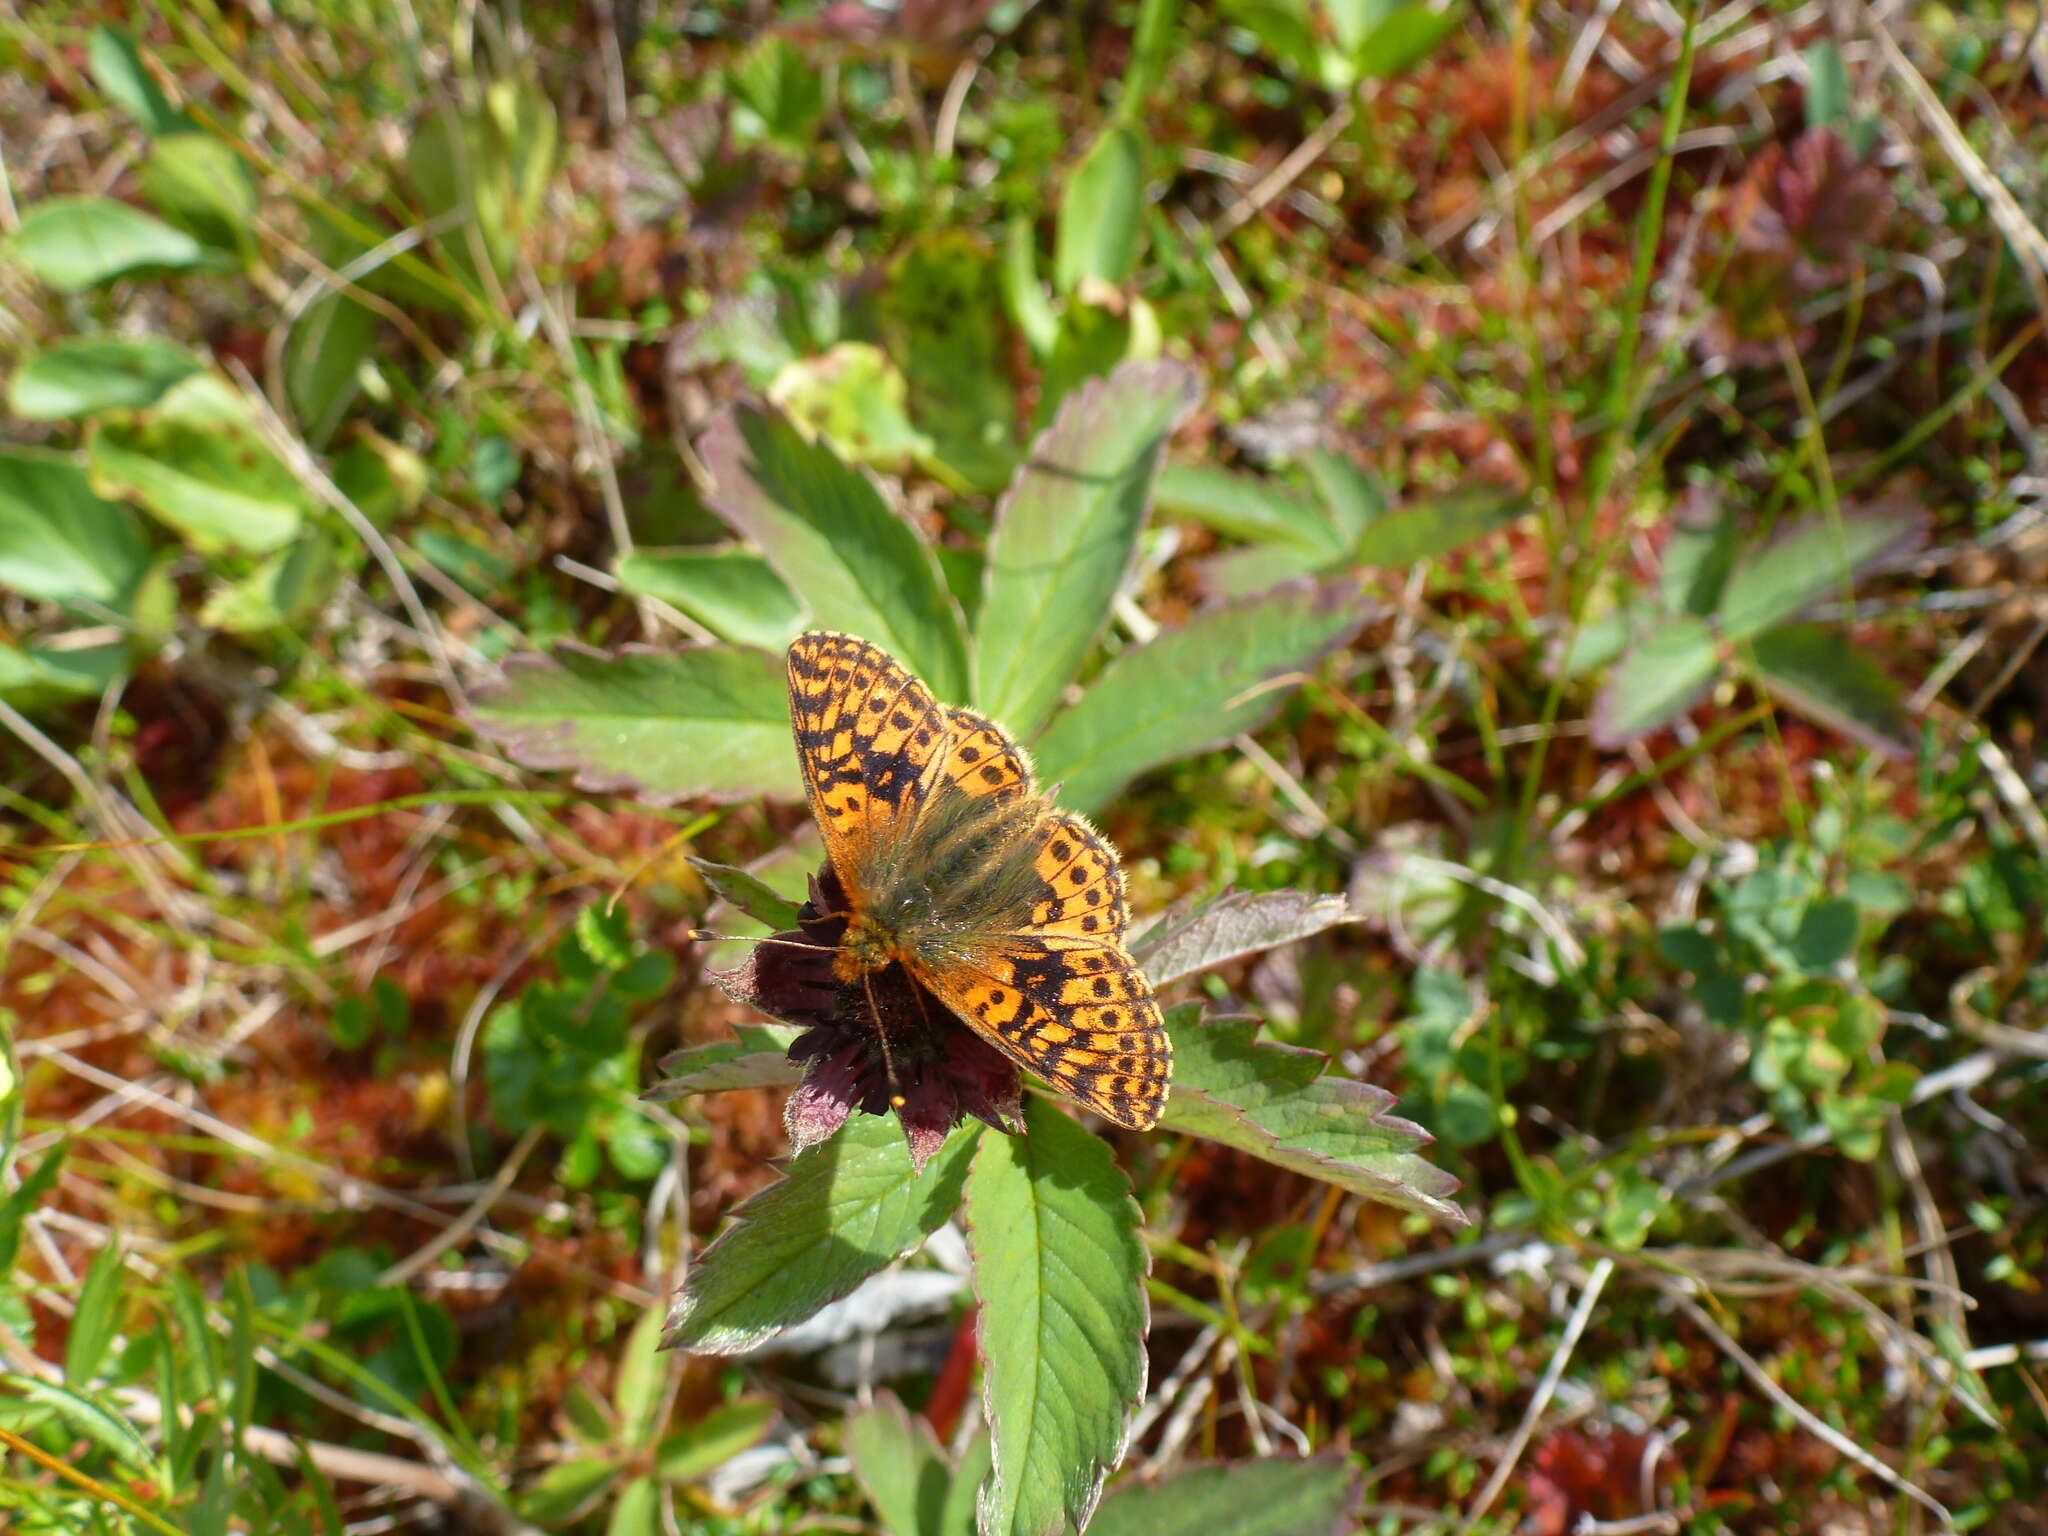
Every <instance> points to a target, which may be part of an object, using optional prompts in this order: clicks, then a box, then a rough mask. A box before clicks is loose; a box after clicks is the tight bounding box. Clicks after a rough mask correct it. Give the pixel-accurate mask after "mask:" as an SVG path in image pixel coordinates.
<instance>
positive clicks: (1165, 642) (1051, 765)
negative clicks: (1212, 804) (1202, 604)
mask: <svg viewBox="0 0 2048 1536" xmlns="http://www.w3.org/2000/svg"><path fill="white" fill-rule="evenodd" d="M1361 617H1362V615H1361V613H1360V611H1359V609H1358V606H1357V603H1356V594H1355V593H1353V592H1352V591H1350V590H1349V589H1348V588H1346V587H1344V586H1342V585H1339V584H1332V585H1329V586H1324V587H1315V586H1311V585H1309V584H1308V583H1306V582H1302V583H1298V584H1296V585H1293V586H1289V587H1283V588H1281V589H1279V590H1278V591H1275V592H1271V593H1268V594H1267V595H1266V596H1264V597H1261V598H1254V599H1252V600H1250V601H1248V602H1241V603H1233V604H1231V605H1229V606H1228V607H1223V608H1212V609H1209V610H1207V611H1206V612H1202V613H1198V614H1196V615H1195V616H1194V617H1193V618H1192V619H1190V620H1189V621H1188V622H1187V623H1186V624H1184V625H1183V626H1182V627H1181V628H1179V629H1174V630H1168V631H1166V632H1165V633H1163V634H1161V635H1160V636H1159V637H1158V638H1157V639H1155V640H1153V641H1151V642H1150V643H1149V644H1146V645H1141V646H1136V647H1133V648H1132V649H1130V650H1128V651H1125V652H1124V653H1123V654H1122V655H1120V656H1118V657H1117V658H1116V659H1115V660H1114V661H1112V662H1111V663H1110V664H1109V665H1108V666H1106V667H1104V668H1103V669H1102V673H1101V675H1100V676H1098V677H1097V678H1096V679H1095V680H1094V682H1093V683H1091V684H1090V685H1089V687H1088V691H1087V692H1086V693H1084V694H1083V695H1082V696H1081V702H1080V703H1078V704H1076V705H1075V706H1074V707H1073V708H1072V709H1070V710H1068V711H1067V712H1066V713H1065V714H1062V715H1060V716H1058V717H1057V718H1056V719H1055V720H1054V721H1053V722H1052V724H1051V725H1050V726H1049V727H1048V728H1047V729H1046V732H1045V734H1044V735H1043V736H1041V737H1040V738H1039V739H1038V742H1037V745H1036V747H1035V749H1034V750H1035V755H1036V757H1037V760H1038V776H1039V781H1040V782H1041V783H1044V784H1061V785H1064V786H1065V787H1064V788H1063V789H1062V790H1061V792H1060V802H1061V804H1063V805H1068V806H1071V807H1073V808H1074V809H1075V810H1079V811H1091V810H1093V809H1095V808H1096V807H1098V806H1100V805H1102V804H1103V803H1104V802H1106V801H1107V800H1108V799H1109V798H1110V797H1111V796H1112V795H1114V794H1115V793H1116V792H1117V790H1118V789H1120V788H1121V787H1122V786H1123V785H1124V784H1125V783H1126V782H1127V781H1129V780H1130V779H1132V778H1133V777H1135V776H1136V775H1138V774H1140V773H1143V772H1145V771H1146V770H1147V769H1149V768H1155V767H1157V766H1159V765H1160V764H1161V763H1167V762H1171V761H1173V760H1174V759H1176V758H1181V757H1186V756H1188V755H1189V754H1190V753H1194V752H1201V751H1206V750H1207V749H1208V748H1210V747H1214V746H1218V745H1220V744H1221V743H1223V742H1226V741H1228V740H1230V738H1231V737H1233V736H1235V735H1237V734H1238V733H1239V732H1240V731H1249V730H1253V729H1256V728H1257V727H1258V726H1259V725H1260V724H1262V723H1263V722H1264V721H1266V720H1267V719H1269V718H1270V717H1271V716H1272V714H1273V712H1274V711H1275V710H1277V709H1278V708H1279V707H1280V704H1281V701H1282V700H1283V699H1285V698H1286V697H1287V695H1288V693H1290V692H1291V691H1292V685H1291V684H1288V683H1286V682H1285V681H1284V680H1285V679H1286V678H1288V677H1290V676H1291V675H1293V674H1295V673H1298V672H1300V671H1302V670H1303V669H1304V668H1307V667H1311V666H1313V665H1314V664H1315V663H1316V661H1317V659H1318V658H1320V657H1321V656H1323V655H1324V654H1325V653H1327V652H1329V651H1330V650H1332V649H1334V648H1335V647H1337V646H1339V645H1341V644H1343V643H1344V641H1345V640H1346V639H1348V638H1349V637H1350V635H1351V634H1352V633H1353V632H1354V631H1355V630H1356V629H1357V628H1358V625H1359V622H1360V620H1361ZM991 713H995V712H994V711H991ZM996 717H997V718H998V719H1001V718H1002V716H1001V715H1000V714H999V713H998V714H997V715H996Z"/></svg>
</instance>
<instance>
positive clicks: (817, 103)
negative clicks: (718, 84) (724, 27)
mask: <svg viewBox="0 0 2048 1536" xmlns="http://www.w3.org/2000/svg"><path fill="white" fill-rule="evenodd" d="M725 78H726V84H727V85H728V87H729V88H730V89H731V91H732V94H733V99H734V100H735V101H738V102H739V103H740V104H741V105H743V106H745V107H747V108H749V109H750V110H751V111H752V112H753V113H754V115H755V116H756V117H758V118H760V120H761V126H762V128H763V129H764V130H765V131H766V133H767V135H768V137H769V138H771V139H775V140H777V141H779V142H780V143H782V144H784V145H786V146H787V147H789V148H792V149H801V148H805V147H806V146H807V145H808V142H809V139H810V136H811V132H812V130H813V129H815V128H816V127H817V125H818V121H819V119H820V118H822V117H823V116H824V115H825V81H824V77H823V76H821V75H820V74H819V73H818V71H817V70H815V69H813V68H812V67H811V64H810V61H809V60H808V59H806V58H805V57H804V56H803V54H802V53H801V52H800V51H799V50H798V49H797V47H796V45H795V44H793V43H791V42H790V41H789V39H788V38H786V37H781V36H778V35H776V34H774V33H770V34H768V35H767V36H765V37H763V38H761V39H760V40H759V41H758V42H756V43H755V44H754V46H753V47H751V48H749V49H748V50H747V51H746V52H745V53H744V54H742V55H741V56H740V57H739V59H738V60H737V61H736V62H734V63H733V64H731V65H730V66H728V67H727V69H726V72H725Z"/></svg>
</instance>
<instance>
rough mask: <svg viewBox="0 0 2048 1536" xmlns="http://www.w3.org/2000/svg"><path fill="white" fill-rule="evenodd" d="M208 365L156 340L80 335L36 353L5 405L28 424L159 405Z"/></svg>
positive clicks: (17, 372)
mask: <svg viewBox="0 0 2048 1536" xmlns="http://www.w3.org/2000/svg"><path fill="white" fill-rule="evenodd" d="M204 366H205V365H204V364H203V363H202V362H200V360H199V359H198V358H197V357H194V356H193V355H192V354H191V353H190V352H187V351H186V350H185V349H184V348H183V347H180V346H175V345H173V344H172V343H170V342H168V341H160V340H158V339H157V338H156V337H153V336H145V337H136V338H131V337H127V336H80V337H77V338H75V339H73V340H70V341H60V342H59V343H57V345H56V346H54V347H51V348H49V349H48V350H47V351H43V352H38V353H36V355H35V356H34V357H31V358H30V359H29V360H28V361H27V362H25V363H23V364H22V365H21V367H19V368H18V369H16V370H15V373H14V378H13V380H12V381H11V382H10V383H9V384H8V386H7V404H8V406H9V407H10V408H11V409H12V410H13V412H14V414H15V415H17V416H20V417H24V418H26V419H27V420H30V421H62V420H66V419H68V418H70V417H74V416H91V415H93V414H95V413H96V412H99V411H111V410H118V409H122V408H129V409H134V408H139V407H142V406H148V405H155V404H156V403H157V401H159V400H161V399H162V398H163V396H164V393H165V391H167V390H168V389H170V387H171V386H172V385H173V384H176V383H178V382H179V381H180V380H183V379H187V378H190V377H191V376H192V375H193V374H195V373H197V372H199V370H200V369H201V368H203V367H204Z"/></svg>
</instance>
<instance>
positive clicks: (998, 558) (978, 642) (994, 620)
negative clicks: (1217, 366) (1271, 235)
mask: <svg viewBox="0 0 2048 1536" xmlns="http://www.w3.org/2000/svg"><path fill="white" fill-rule="evenodd" d="M1198 392H1199V391H1198V386H1197V384H1196V381H1195V377H1194V375H1193V374H1192V373H1190V372H1189V371H1188V370H1187V369H1185V368H1183V367H1181V366H1179V365H1178V364H1174V363H1127V364H1125V365H1124V366H1123V367H1121V368H1119V369H1117V371H1116V372H1115V373H1113V374H1111V375H1110V376H1109V377H1108V378H1107V379H1104V380H1101V381H1099V382H1097V381H1091V382H1090V383H1088V384H1085V385H1083V386H1082V387H1081V388H1080V389H1078V390H1076V391H1075V392H1074V393H1073V394H1071V395H1069V396H1068V397H1067V398H1066V400H1065V401H1064V402H1062V404H1061V405H1060V410H1059V415H1058V417H1057V418H1056V419H1055V420H1054V422H1053V424H1052V426H1051V427H1050V428H1048V429H1047V430H1046V431H1045V432H1044V433H1043V434H1041V435H1040V436H1039V438H1038V440H1037V441H1036V442H1035V443H1033V444H1032V446H1031V452H1030V455H1029V457H1028V459H1027V460H1026V462H1025V465H1024V467H1023V469H1021V470H1020V471H1018V474H1017V479H1016V480H1015V482H1013V483H1012V485H1011V486H1010V489H1009V490H1008V492H1006V493H1005V494H1004V496H1003V499H1002V502H1001V503H1000V505H999V506H998V507H997V510H996V526H995V531H994V533H992V534H991V535H990V536H989V546H988V569H987V573H986V576H985V578H984V583H983V587H982V600H981V619H980V623H979V625H978V626H977V628H976V632H975V650H974V695H973V696H974V702H975V703H976V704H977V705H978V706H979V707H980V708H982V709H984V710H986V711H987V712H988V713H989V715H991V716H992V717H993V718H995V719H997V720H1000V721H1001V722H1002V723H1003V724H1004V725H1005V726H1007V727H1008V728H1009V729H1010V730H1011V731H1012V732H1014V733H1016V734H1017V735H1019V736H1021V737H1023V738H1025V739H1026V740H1028V739H1029V738H1030V737H1031V735H1032V734H1033V732H1035V731H1036V730H1037V729H1038V727H1039V725H1040V724H1042V723H1043V721H1044V720H1045V717H1046V715H1047V714H1049V713H1050V712H1051V710H1052V709H1053V707H1054V706H1055V705H1056V704H1057V703H1058V702H1059V698H1060V694H1061V692H1062V691H1063V690H1064V689H1065V688H1066V686H1067V684H1068V683H1069V682H1071V681H1072V680H1073V676H1074V674H1075V672H1076V671H1078V670H1079V669H1080V666H1081V660H1082V658H1083V657H1084V656H1086V655H1087V653H1088V650H1089V648H1090V647H1091V646H1092V645H1093V644H1094V643H1095V637H1096V636H1097V635H1098V634H1100V633H1101V631H1102V626H1103V623H1104V621H1105V620H1106V619H1107V618H1108V616H1109V605H1110V601H1111V599H1112V598H1114V597H1115V596H1116V593H1117V589H1118V588H1119V587H1120V586H1122V585H1123V581H1124V578H1125V576H1126V575H1127V574H1128V573H1129V571H1130V568H1131V560H1132V557H1133V555H1134V553H1135V551H1136V549H1137V545H1138V531H1139V529H1140V528H1142V527H1143V526H1144V522H1145V506H1146V501H1147V499H1148V497H1149V494H1150V492H1151V488H1152V472H1153V468H1154V466H1155V465H1156V464H1157V463H1158V460H1159V453H1160V448H1161V445H1162V444H1164V442H1165V441H1166V438H1167V435H1168V434H1169V433H1170V432H1172V431H1173V429H1174V427H1175V426H1177V425H1178V424H1179V423H1180V421H1181V420H1182V418H1183V417H1185V416H1186V415H1187V413H1188V412H1189V411H1191V410H1192V409H1194V404H1195V400H1196V398H1197V395H1198ZM925 680H926V681H927V682H929V683H931V684H932V687H933V691H934V692H936V693H938V695H939V697H940V698H942V699H943V698H948V697H952V698H958V697H960V695H958V694H955V695H950V696H949V695H948V694H946V693H945V692H944V691H943V690H941V689H939V687H938V684H937V682H936V681H935V680H934V679H932V678H930V677H927V678H926V679H925Z"/></svg>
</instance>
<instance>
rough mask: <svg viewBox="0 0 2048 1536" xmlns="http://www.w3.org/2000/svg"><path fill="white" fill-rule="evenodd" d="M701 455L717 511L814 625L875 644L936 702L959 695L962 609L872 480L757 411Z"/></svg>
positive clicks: (726, 420)
mask: <svg viewBox="0 0 2048 1536" xmlns="http://www.w3.org/2000/svg"><path fill="white" fill-rule="evenodd" d="M700 447H701V452H702V453H703V456H704V463H705V467H706V468H707V469H709V470H710V472H711V475H712V478H713V480H714V481H715V482H716V484H717V489H716V490H715V491H714V492H713V493H712V495H711V498H710V500H711V504H712V506H713V508H714V509H715V510H716V511H717V512H718V514H719V516H720V517H722V518H724V519H725V521H726V522H727V523H728V524H730V525H731V527H732V528H733V529H734V531H735V532H737V533H740V534H742V535H743V536H745V537H747V538H749V539H751V540H753V542H754V544H755V545H756V546H757V547H758V548H759V549H760V551H761V553H762V554H764V555H766V556H767V557H768V562H769V564H771V565H772V566H774V567H775V569H776V571H777V573H778V574H779V575H780V576H781V577H782V579H783V580H784V581H785V582H786V583H788V585H789V588H790V590H791V591H792V592H794V593H795V594H796V596H797V597H798V599H799V600H800V601H801V602H802V603H803V604H804V606H805V607H806V608H807V609H809V610H810V612H811V614H812V616H813V617H814V618H815V619H816V620H817V622H818V623H819V624H821V625H823V626H826V627H828V628H832V629H839V630H844V631H845V632H846V633H848V634H853V635H858V636H860V637H861V638H862V639H864V640H870V641H872V642H874V643H875V644H876V645H879V646H881V647H882V648H883V649H884V650H886V651H888V652H889V653H890V654H891V655H893V656H895V657H896V658H897V659H898V660H899V661H901V662H902V663H903V664H904V665H905V666H907V667H909V668H910V670H911V671H912V672H914V673H915V674H916V675H917V676H919V677H921V678H923V679H924V681H925V683H926V684H927V685H928V686H929V687H930V688H931V690H932V692H933V693H934V694H936V695H937V696H938V697H939V698H941V699H948V700H951V699H961V698H965V697H966V691H967V690H966V681H967V642H966V638H965V636H964V635H963V634H962V632H961V624H960V614H959V610H958V608H957V607H956V606H955V604H954V603H953V599H952V597H951V595H950V594H949V593H948V592H947V591H946V586H945V581H944V579H943V578H942V577H941V576H940V574H939V568H938V562H937V561H936V560H935V559H934V558H933V556H932V552H931V548H930V546H929V545H927V544H926V543H925V542H924V540H923V539H922V538H921V537H919V535H918V533H917V530H916V529H914V528H913V527H911V525H910V524H909V523H907V522H906V521H904V520H903V519H902V518H901V517H898V516H897V515H896V513H895V512H893V511H892V510H890V508H889V505H888V503H887V502H885V501H884V500H883V499H882V493H881V491H880V490H878V489H877V488H876V486H875V483H874V481H872V480H871V479H869V478H868V477H867V476H866V475H863V474H862V473H861V472H860V471H859V470H857V469H853V468H850V467H849V466H848V465H846V464H844V463H842V462H841V461H840V460H839V458H838V457H837V456H836V455H835V454H834V453H833V452H832V450H831V449H829V448H827V447H825V446H824V445H823V444H821V443H809V442H806V441H804V438H803V435H802V434H801V433H800V432H798V431H797V429H796V428H795V427H794V426H792V425H791V424H790V423H789V422H788V421H787V420H785V419H784V418H782V417H781V416H777V415H771V414H767V413H764V412H761V411H755V410H748V409H741V410H738V411H734V412H729V413H727V414H725V415H723V416H721V417H719V419H718V420H717V421H715V422H714V423H713V424H712V426H711V429H710V430H709V431H708V432H706V433H705V435H704V440H703V442H702V444H701V445H700Z"/></svg>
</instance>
